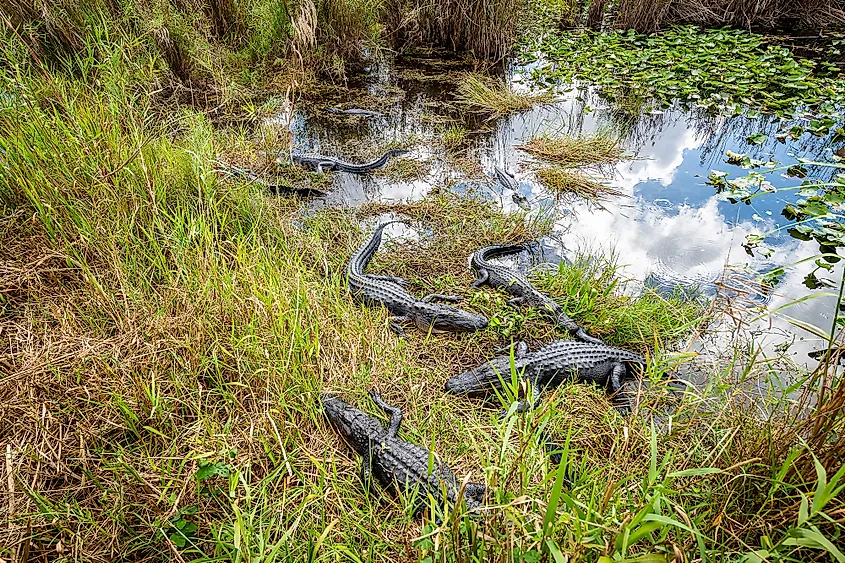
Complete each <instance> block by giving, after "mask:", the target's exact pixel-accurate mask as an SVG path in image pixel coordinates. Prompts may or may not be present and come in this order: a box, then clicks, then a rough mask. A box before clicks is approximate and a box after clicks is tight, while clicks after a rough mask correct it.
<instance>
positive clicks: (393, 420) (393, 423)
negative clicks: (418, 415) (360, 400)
mask: <svg viewBox="0 0 845 563" xmlns="http://www.w3.org/2000/svg"><path fill="white" fill-rule="evenodd" d="M370 398H371V399H372V400H373V402H374V403H375V404H376V406H377V407H378V408H380V409H381V410H383V411H384V412H386V413H387V414H389V415H390V424H388V426H387V436H388V437H390V438H393V437H395V436H396V433H397V432H399V426H400V425H401V424H402V409H400V408H399V407H394V406H391V405H388V404H387V403H385V402H384V399H382V398H381V395H379V394H378V391H375V390H373V391H370Z"/></svg>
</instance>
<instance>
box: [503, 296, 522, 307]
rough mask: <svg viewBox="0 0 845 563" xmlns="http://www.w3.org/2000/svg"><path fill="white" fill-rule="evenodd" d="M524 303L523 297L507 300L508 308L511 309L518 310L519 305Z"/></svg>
mask: <svg viewBox="0 0 845 563" xmlns="http://www.w3.org/2000/svg"><path fill="white" fill-rule="evenodd" d="M523 301H525V297H514V298H513V299H508V303H507V304H508V307H512V308H514V309H519V305H520V304H521V303H522V302H523Z"/></svg>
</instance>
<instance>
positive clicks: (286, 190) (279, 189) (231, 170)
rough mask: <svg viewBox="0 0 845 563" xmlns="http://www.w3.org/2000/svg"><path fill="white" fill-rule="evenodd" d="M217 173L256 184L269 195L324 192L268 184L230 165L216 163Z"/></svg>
mask: <svg viewBox="0 0 845 563" xmlns="http://www.w3.org/2000/svg"><path fill="white" fill-rule="evenodd" d="M217 171H218V172H220V173H221V174H225V175H227V176H229V177H231V178H239V179H242V180H246V181H248V182H251V183H254V184H258V185H261V186H264V187H265V188H267V190H269V191H270V193H273V194H277V195H279V194H297V195H302V196H324V195H326V192H324V191H322V190H316V189H314V188H297V187H294V186H288V185H285V184H276V183H273V182H268V181H267V180H265V179H264V178H261V177H260V176H259V175H258V174H257V173H255V171H253V170H250V169H249V168H240V167H238V166H232V165H231V164H226V163H224V162H218V164H217Z"/></svg>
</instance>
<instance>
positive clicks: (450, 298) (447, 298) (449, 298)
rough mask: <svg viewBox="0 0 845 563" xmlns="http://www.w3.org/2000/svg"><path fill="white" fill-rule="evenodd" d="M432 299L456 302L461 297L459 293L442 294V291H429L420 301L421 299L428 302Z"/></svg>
mask: <svg viewBox="0 0 845 563" xmlns="http://www.w3.org/2000/svg"><path fill="white" fill-rule="evenodd" d="M433 299H439V300H440V301H448V302H450V303H457V302H458V301H461V300H462V299H463V297H461V296H460V295H443V294H442V293H429V294H428V295H426V296H425V297H423V298H422V299H420V301H422V302H423V303H429V302H431V301H432V300H433Z"/></svg>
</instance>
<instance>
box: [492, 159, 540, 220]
mask: <svg viewBox="0 0 845 563" xmlns="http://www.w3.org/2000/svg"><path fill="white" fill-rule="evenodd" d="M493 170H494V171H495V172H496V178H498V179H499V182H501V183H502V185H503V186H505V187H506V188H508V189H509V190H511V191H512V192H513V195H512V196H511V199H513V202H514V203H515V204H517V205H518V206H519V207H520V208H522V209H525V210H526V211H530V210H531V204H530V203H528V198H527V197H525V196H524V195H523V194H522V192H520V191H519V184H517V182H516V178H514V177H513V174H509V173H508V172H507V171H505V170H502V169H501V168H499V167H498V166H496V167H495V168H494V169H493Z"/></svg>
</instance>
